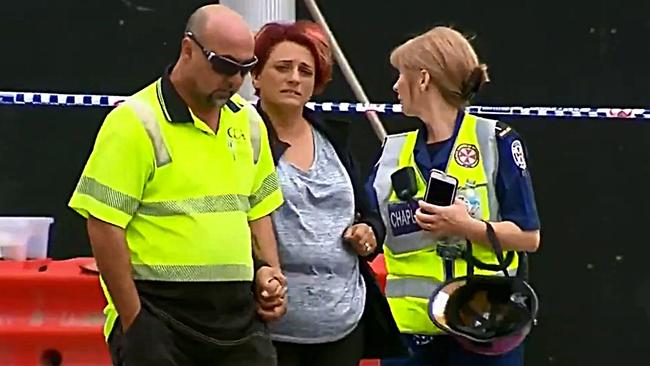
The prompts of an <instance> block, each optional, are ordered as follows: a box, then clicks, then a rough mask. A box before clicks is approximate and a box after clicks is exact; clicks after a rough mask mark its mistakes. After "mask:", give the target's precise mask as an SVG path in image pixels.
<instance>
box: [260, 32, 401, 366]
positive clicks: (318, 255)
mask: <svg viewBox="0 0 650 366" xmlns="http://www.w3.org/2000/svg"><path fill="white" fill-rule="evenodd" d="M255 55H256V56H257V58H258V59H259V62H258V64H257V65H256V67H255V68H254V69H253V71H252V76H253V85H254V86H255V89H256V91H257V95H258V96H259V98H260V99H259V102H258V103H257V108H258V111H259V113H260V115H261V116H262V118H263V119H264V121H265V122H266V125H267V129H268V131H269V140H270V143H271V149H272V152H273V157H274V160H275V163H276V165H277V170H278V176H279V180H280V186H281V187H282V192H283V195H284V198H285V204H284V205H283V206H282V207H281V208H279V209H278V210H277V211H276V212H275V213H274V214H273V224H274V229H275V234H276V237H277V239H278V254H279V257H280V262H281V265H282V270H283V272H284V273H285V275H286V277H287V282H288V310H287V314H286V315H285V316H284V317H283V318H282V319H281V320H279V321H278V322H276V323H272V324H270V328H271V333H272V337H273V340H274V342H275V345H276V349H277V352H278V365H279V366H290V365H291V366H293V365H296V366H299V365H310V366H311V365H314V366H318V365H323V366H326V365H327V366H330V365H337V366H346V365H349V366H356V365H358V363H359V361H360V360H361V359H362V358H371V357H372V358H379V357H386V356H388V355H390V354H398V353H401V351H402V344H401V342H400V340H399V335H398V331H397V328H396V325H395V323H394V321H393V320H392V317H391V315H390V310H389V307H388V303H387V302H386V299H385V298H384V297H383V295H382V294H381V292H380V290H379V288H378V286H377V284H376V282H375V280H374V278H373V276H372V272H371V270H370V267H369V265H368V263H367V259H368V258H369V257H370V256H371V255H372V254H373V253H374V252H375V249H376V248H377V243H378V242H383V239H384V235H385V228H384V225H383V223H382V221H381V217H380V216H379V212H378V211H376V210H373V209H371V208H370V206H369V204H368V201H367V198H366V195H365V194H364V191H363V183H362V181H361V180H360V179H359V177H358V176H357V172H356V170H355V167H354V160H353V158H352V156H351V155H350V151H349V146H348V145H349V141H348V139H349V133H348V124H347V123H346V122H341V121H327V122H325V121H323V120H321V119H320V118H318V117H317V116H316V115H314V113H312V112H311V111H310V110H308V109H307V108H305V104H306V103H307V102H308V101H309V100H310V98H311V97H312V95H314V94H315V93H319V92H321V91H323V89H324V88H325V86H326V85H327V83H328V82H329V81H330V79H331V76H332V63H333V62H332V56H331V52H330V47H329V43H328V40H327V37H326V36H325V35H324V33H323V32H322V30H321V28H320V27H319V26H318V25H317V24H315V23H313V22H310V21H298V22H295V23H288V24H280V23H270V24H267V25H265V26H264V27H262V29H260V31H259V32H258V33H257V35H256V39H255Z"/></svg>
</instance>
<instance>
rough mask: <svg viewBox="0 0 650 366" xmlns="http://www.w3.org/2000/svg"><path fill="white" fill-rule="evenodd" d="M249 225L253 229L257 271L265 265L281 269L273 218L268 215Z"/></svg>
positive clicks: (252, 235) (252, 238) (252, 239)
mask: <svg viewBox="0 0 650 366" xmlns="http://www.w3.org/2000/svg"><path fill="white" fill-rule="evenodd" d="M248 224H249V225H250V228H251V241H252V243H253V256H254V261H255V271H256V272H257V269H259V268H260V267H262V266H265V265H268V266H271V267H276V268H280V258H279V256H278V243H277V241H276V240H275V232H274V231H273V222H272V221H271V216H270V215H266V216H264V217H262V218H259V219H257V220H255V221H250V222H249V223H248Z"/></svg>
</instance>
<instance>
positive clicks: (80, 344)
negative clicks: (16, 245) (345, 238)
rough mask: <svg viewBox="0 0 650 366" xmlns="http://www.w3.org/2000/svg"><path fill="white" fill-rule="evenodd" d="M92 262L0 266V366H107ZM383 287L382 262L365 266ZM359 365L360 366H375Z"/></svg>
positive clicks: (374, 365)
mask: <svg viewBox="0 0 650 366" xmlns="http://www.w3.org/2000/svg"><path fill="white" fill-rule="evenodd" d="M93 265H94V260H93V259H92V258H75V259H70V260H64V261H53V260H49V259H46V260H34V261H25V262H13V261H2V260H0V366H43V365H47V366H59V365H62V366H110V365H111V362H110V357H109V354H108V349H107V347H106V343H105V342H104V337H103V334H102V325H103V321H104V316H103V314H102V309H103V308H104V306H105V304H106V302H105V300H104V296H103V294H102V291H101V287H100V286H99V279H98V276H97V274H96V273H94V272H92V270H90V271H89V270H87V268H91V269H92V267H93ZM371 266H372V268H373V271H374V272H375V274H376V276H377V279H378V281H379V283H380V286H381V288H382V289H383V288H384V287H385V283H386V270H385V264H384V260H383V256H381V255H380V256H378V257H377V258H376V259H375V260H374V261H373V262H372V264H371ZM379 364H380V362H379V361H378V360H364V361H362V362H361V363H360V366H379Z"/></svg>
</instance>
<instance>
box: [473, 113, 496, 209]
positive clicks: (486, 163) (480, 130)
mask: <svg viewBox="0 0 650 366" xmlns="http://www.w3.org/2000/svg"><path fill="white" fill-rule="evenodd" d="M496 124H497V122H496V121H494V120H491V119H485V118H479V117H477V118H476V136H477V138H478V144H479V149H480V154H481V156H482V157H483V168H484V169H485V176H486V177H487V190H488V200H489V201H490V202H489V207H490V221H499V220H501V217H499V214H498V213H499V201H498V200H497V195H496V191H495V189H496V179H497V173H498V170H499V169H498V167H499V149H498V146H497V139H496V134H495V132H494V131H495V129H496Z"/></svg>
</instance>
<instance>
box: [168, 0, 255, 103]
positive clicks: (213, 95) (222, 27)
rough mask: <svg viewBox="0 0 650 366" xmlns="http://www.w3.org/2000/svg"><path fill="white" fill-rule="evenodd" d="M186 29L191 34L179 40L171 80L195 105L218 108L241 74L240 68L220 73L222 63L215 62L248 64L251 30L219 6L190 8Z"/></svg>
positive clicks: (233, 90)
mask: <svg viewBox="0 0 650 366" xmlns="http://www.w3.org/2000/svg"><path fill="white" fill-rule="evenodd" d="M186 31H187V32H192V34H193V36H191V37H187V36H186V37H183V40H182V41H181V52H180V56H179V59H178V61H177V62H176V65H175V66H174V70H173V71H172V82H173V83H174V86H175V87H178V88H180V89H181V90H183V92H184V95H185V97H184V99H186V100H190V101H191V103H192V104H193V105H194V106H195V107H196V106H203V107H202V108H208V109H209V108H214V107H219V108H221V106H223V105H224V104H225V103H226V102H227V101H228V100H229V99H230V98H231V97H232V95H233V94H234V93H236V92H237V91H238V90H239V88H240V87H241V85H242V82H243V81H244V76H245V75H244V72H243V71H239V72H236V71H235V72H234V74H233V73H232V72H230V71H225V72H222V70H223V66H221V67H220V66H218V65H223V63H224V62H225V63H226V64H228V65H229V66H230V67H232V65H233V64H240V65H241V64H247V63H250V62H251V60H253V59H254V57H255V39H254V38H253V33H252V32H251V30H250V28H249V27H248V24H246V22H245V21H244V19H243V18H242V16H241V15H239V14H237V13H236V12H235V11H233V10H232V9H230V8H228V7H226V6H223V5H206V6H203V7H201V8H199V9H197V10H196V11H194V13H192V15H191V16H190V18H189V20H188V22H187V27H186ZM210 53H213V54H216V57H215V55H211V54H210ZM215 65H217V66H215ZM235 67H236V66H235ZM239 70H241V68H240V69H239ZM199 108H200V107H199Z"/></svg>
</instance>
